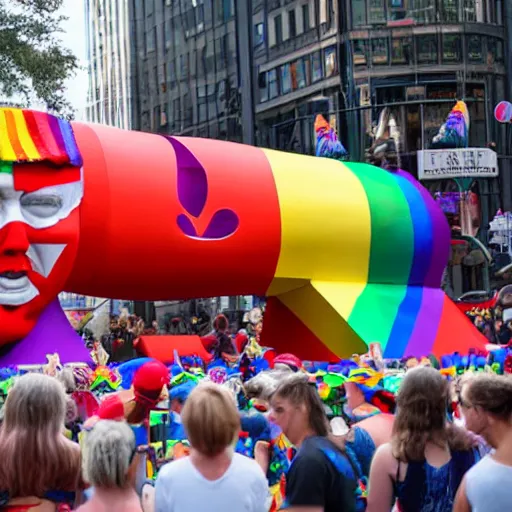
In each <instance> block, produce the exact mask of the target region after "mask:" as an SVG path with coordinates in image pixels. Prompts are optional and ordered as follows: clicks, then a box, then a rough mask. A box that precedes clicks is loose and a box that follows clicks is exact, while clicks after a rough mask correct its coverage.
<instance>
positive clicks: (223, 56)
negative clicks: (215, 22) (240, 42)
mask: <svg viewBox="0 0 512 512" xmlns="http://www.w3.org/2000/svg"><path fill="white" fill-rule="evenodd" d="M228 37H229V36H228V35H227V34H224V35H223V36H222V37H221V38H220V61H221V62H222V65H223V68H225V67H226V66H227V63H228V53H229V39H228Z"/></svg>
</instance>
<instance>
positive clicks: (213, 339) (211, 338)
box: [201, 334, 217, 352]
mask: <svg viewBox="0 0 512 512" xmlns="http://www.w3.org/2000/svg"><path fill="white" fill-rule="evenodd" d="M201 343H202V344H203V347H204V349H205V350H206V351H208V352H212V351H213V349H214V347H215V343H217V336H215V334H208V336H203V337H202V338H201Z"/></svg>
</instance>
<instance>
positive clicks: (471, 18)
mask: <svg viewBox="0 0 512 512" xmlns="http://www.w3.org/2000/svg"><path fill="white" fill-rule="evenodd" d="M464 21H468V22H470V23H484V22H485V7H484V0H464Z"/></svg>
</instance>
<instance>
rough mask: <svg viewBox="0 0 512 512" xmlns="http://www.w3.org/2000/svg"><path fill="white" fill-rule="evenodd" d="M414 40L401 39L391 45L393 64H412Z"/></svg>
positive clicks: (394, 40) (408, 38)
mask: <svg viewBox="0 0 512 512" xmlns="http://www.w3.org/2000/svg"><path fill="white" fill-rule="evenodd" d="M412 53H413V50H412V38H410V37H399V38H395V39H393V41H392V43H391V64H410V63H411V62H412Z"/></svg>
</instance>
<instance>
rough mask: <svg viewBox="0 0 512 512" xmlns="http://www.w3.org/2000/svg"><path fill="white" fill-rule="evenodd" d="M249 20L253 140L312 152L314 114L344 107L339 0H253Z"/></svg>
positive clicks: (270, 145) (286, 148)
mask: <svg viewBox="0 0 512 512" xmlns="http://www.w3.org/2000/svg"><path fill="white" fill-rule="evenodd" d="M252 24H253V62H254V68H255V74H256V77H257V79H255V80H254V82H255V89H256V90H255V91H254V99H255V107H254V109H255V118H256V119H255V122H256V127H257V130H256V142H257V144H258V145H260V146H266V147H273V148H279V149H284V150H288V151H298V152H301V153H311V152H312V151H313V147H314V146H313V139H312V135H313V132H312V120H313V119H314V114H315V113H319V112H323V113H327V112H336V111H338V110H339V109H340V108H341V107H342V104H340V98H341V91H342V76H341V74H340V72H339V70H340V67H339V63H340V59H339V48H340V44H339V43H340V25H339V15H338V2H337V1H335V0H314V1H311V0H292V1H290V0H253V2H252ZM300 119H306V120H308V121H309V122H305V123H300V122H297V120H300Z"/></svg>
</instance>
